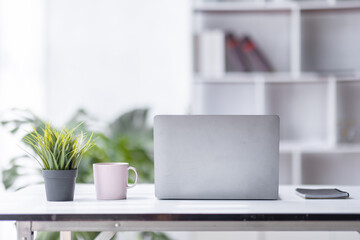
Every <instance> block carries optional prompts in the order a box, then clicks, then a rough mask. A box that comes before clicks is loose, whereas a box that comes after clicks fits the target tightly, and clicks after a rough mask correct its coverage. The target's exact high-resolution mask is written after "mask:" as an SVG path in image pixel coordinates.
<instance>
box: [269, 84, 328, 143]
mask: <svg viewBox="0 0 360 240" xmlns="http://www.w3.org/2000/svg"><path fill="white" fill-rule="evenodd" d="M265 85H266V87H265V114H275V115H279V116H280V139H281V140H282V141H285V142H316V143H318V142H326V141H327V102H328V92H327V82H303V83H296V84H294V83H266V84H265Z"/></svg>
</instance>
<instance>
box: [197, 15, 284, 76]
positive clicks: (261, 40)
mask: <svg viewBox="0 0 360 240" xmlns="http://www.w3.org/2000/svg"><path fill="white" fill-rule="evenodd" d="M193 19H194V34H195V35H197V34H201V33H202V32H203V31H211V30H219V31H223V32H231V33H233V34H234V35H235V36H237V37H241V36H245V35H247V36H250V37H251V39H252V40H253V41H254V42H255V44H256V45H257V47H258V49H259V50H260V51H261V52H262V53H263V54H264V56H265V57H266V58H267V59H268V61H269V62H270V64H271V65H272V67H273V68H274V69H275V71H283V72H289V71H290V61H291V59H290V51H291V48H290V44H291V43H290V35H291V34H290V32H291V29H290V28H291V12H243V13H241V14H238V13H236V12H210V13H208V14H197V13H196V12H195V14H194V18H193ZM274 26H276V29H277V33H276V34H274ZM195 48H196V44H195ZM194 51H195V52H196V51H197V50H196V49H194ZM224 57H225V56H224ZM194 65H195V66H197V65H199V64H198V63H196V62H195V63H194ZM195 69H196V68H195Z"/></svg>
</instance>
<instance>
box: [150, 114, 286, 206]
mask: <svg viewBox="0 0 360 240" xmlns="http://www.w3.org/2000/svg"><path fill="white" fill-rule="evenodd" d="M279 122H280V120H279V117H278V116H273V115H256V116H243V115H158V116H155V118H154V164H155V195H156V197H157V198H159V199H277V198H278V187H279V124H280V123H279Z"/></svg>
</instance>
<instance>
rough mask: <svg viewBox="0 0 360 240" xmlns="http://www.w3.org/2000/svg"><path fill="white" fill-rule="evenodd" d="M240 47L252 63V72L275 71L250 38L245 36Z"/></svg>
mask: <svg viewBox="0 0 360 240" xmlns="http://www.w3.org/2000/svg"><path fill="white" fill-rule="evenodd" d="M240 45H241V50H242V51H243V52H244V53H245V54H246V57H247V58H248V60H249V62H250V66H251V71H262V72H272V71H273V70H274V69H273V67H272V66H271V64H270V62H269V61H268V59H267V58H266V57H265V55H264V54H263V53H262V52H261V51H260V49H259V47H258V46H257V45H256V44H255V42H254V41H253V40H252V39H251V38H250V37H249V36H245V37H244V38H243V39H242V40H241V41H240Z"/></svg>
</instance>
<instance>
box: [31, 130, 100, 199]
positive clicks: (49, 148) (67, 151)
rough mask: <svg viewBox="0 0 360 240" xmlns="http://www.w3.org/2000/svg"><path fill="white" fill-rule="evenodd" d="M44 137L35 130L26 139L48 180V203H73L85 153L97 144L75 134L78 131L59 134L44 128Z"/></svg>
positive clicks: (64, 131)
mask: <svg viewBox="0 0 360 240" xmlns="http://www.w3.org/2000/svg"><path fill="white" fill-rule="evenodd" d="M44 125H45V127H44V128H41V131H42V132H41V134H40V133H39V132H38V131H37V130H36V129H35V128H34V130H33V132H31V133H29V134H28V135H26V136H25V137H24V142H25V143H27V144H28V145H29V146H31V147H32V149H33V151H34V153H35V154H34V155H37V156H38V158H40V159H38V158H37V157H36V156H34V155H33V154H31V153H29V152H27V153H28V154H29V155H30V156H32V157H33V158H34V159H36V160H37V161H38V162H39V164H40V166H41V168H42V173H43V177H44V180H45V190H46V198H47V200H48V201H72V200H73V199H74V191H75V179H76V177H77V171H78V170H77V169H78V167H79V164H80V161H81V159H82V157H83V155H84V153H85V152H86V151H87V150H89V149H91V148H92V147H93V146H94V145H95V144H94V142H93V141H92V135H91V136H90V138H89V139H88V140H87V141H86V140H85V139H86V135H85V134H84V133H82V132H81V133H80V134H78V135H75V134H74V131H75V130H76V129H77V128H78V126H79V125H78V126H77V127H75V128H73V129H71V130H68V129H67V128H63V129H62V130H57V129H55V128H53V127H52V126H50V125H49V124H44Z"/></svg>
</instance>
